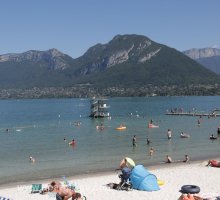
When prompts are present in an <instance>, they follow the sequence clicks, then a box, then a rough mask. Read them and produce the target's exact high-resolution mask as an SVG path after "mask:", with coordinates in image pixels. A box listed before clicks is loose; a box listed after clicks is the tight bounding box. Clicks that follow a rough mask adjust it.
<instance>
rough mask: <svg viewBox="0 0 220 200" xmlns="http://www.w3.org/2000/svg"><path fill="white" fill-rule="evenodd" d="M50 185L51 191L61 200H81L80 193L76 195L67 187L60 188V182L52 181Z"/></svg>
mask: <svg viewBox="0 0 220 200" xmlns="http://www.w3.org/2000/svg"><path fill="white" fill-rule="evenodd" d="M50 185H51V187H52V191H53V192H56V193H58V194H59V195H60V196H61V197H62V198H63V200H68V199H69V198H71V197H72V200H75V199H77V200H82V198H81V194H80V193H76V192H75V191H73V190H71V189H69V188H68V187H65V186H62V185H61V183H60V182H57V181H52V182H51V183H50Z"/></svg>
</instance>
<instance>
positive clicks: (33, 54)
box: [0, 48, 70, 70]
mask: <svg viewBox="0 0 220 200" xmlns="http://www.w3.org/2000/svg"><path fill="white" fill-rule="evenodd" d="M65 57H67V55H65V54H63V53H62V52H60V51H58V50H57V49H55V48H52V49H49V50H47V51H37V50H29V51H26V52H24V53H16V54H4V55H0V62H8V61H10V62H17V63H21V62H35V63H37V62H45V63H47V65H48V68H50V69H54V70H57V69H61V70H63V69H65V68H67V67H69V65H68V64H67V63H66V61H65V59H64V58H65ZM68 57H69V56H68ZM69 58H70V57H69Z"/></svg>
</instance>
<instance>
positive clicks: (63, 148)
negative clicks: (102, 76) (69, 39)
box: [0, 97, 220, 184]
mask: <svg viewBox="0 0 220 200" xmlns="http://www.w3.org/2000/svg"><path fill="white" fill-rule="evenodd" d="M108 105H110V113H111V119H107V118H106V119H91V118H89V117H88V115H89V114H90V102H89V99H43V100H1V101H0V136H1V142H0V184H3V183H8V182H15V181H26V180H34V179H38V178H39V179H40V178H51V177H62V176H64V175H65V176H70V175H75V174H80V173H89V172H96V171H107V170H112V169H115V168H117V167H118V164H119V162H120V160H121V159H122V158H123V157H124V156H129V157H132V158H133V159H134V160H135V161H136V163H141V164H145V165H152V164H158V163H161V162H163V161H164V160H165V156H166V155H167V154H169V155H170V156H171V157H172V158H173V159H174V160H181V159H184V155H185V154H189V156H190V159H191V160H195V159H201V158H208V157H215V156H219V155H220V139H219V138H218V139H217V140H215V141H210V140H209V135H210V134H215V135H216V129H217V126H219V125H220V117H216V118H209V119H208V118H207V117H203V118H202V119H201V125H200V126H198V125H197V120H198V119H199V118H198V117H189V116H167V115H165V113H166V111H167V110H169V109H171V108H183V109H184V110H185V111H190V110H193V109H194V110H195V109H196V110H198V111H201V112H204V113H210V111H211V110H213V109H215V108H220V97H149V98H147V97H146V98H144V97H140V98H135V97H132V98H110V99H109V100H108ZM151 119H152V120H153V121H154V123H155V124H157V125H159V128H155V129H148V128H147V123H148V122H149V121H150V120H151ZM76 121H81V125H80V126H76V125H75V123H74V122H76ZM101 123H103V124H104V126H105V129H104V130H103V131H97V130H96V125H97V124H101ZM121 123H124V124H125V125H126V127H127V129H126V130H125V131H116V130H115V128H116V127H118V126H119V124H121ZM6 128H8V129H9V132H6V131H5V130H6ZM168 128H170V129H171V130H172V132H173V137H172V140H170V141H169V140H168V139H167V135H166V133H167V129H168ZM181 131H184V132H187V133H189V134H190V136H191V137H190V138H187V139H182V138H180V136H179V135H180V132H181ZM133 135H136V137H137V147H135V148H133V147H132V137H133ZM147 137H148V138H150V140H151V141H152V143H151V144H150V145H147V144H146V140H147ZM64 138H66V140H67V141H70V140H72V139H73V138H74V139H75V140H76V142H77V144H76V146H75V147H74V148H72V147H70V146H69V145H68V142H65V141H64ZM150 147H153V148H154V149H155V152H154V155H153V156H152V157H150V156H149V149H150ZM30 155H32V156H33V157H35V158H36V163H35V164H31V163H29V156H30Z"/></svg>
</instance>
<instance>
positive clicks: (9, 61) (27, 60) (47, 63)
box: [0, 49, 74, 88]
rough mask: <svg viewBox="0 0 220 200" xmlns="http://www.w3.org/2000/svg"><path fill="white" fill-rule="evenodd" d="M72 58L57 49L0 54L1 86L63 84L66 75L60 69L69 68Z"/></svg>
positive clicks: (21, 86) (22, 86)
mask: <svg viewBox="0 0 220 200" xmlns="http://www.w3.org/2000/svg"><path fill="white" fill-rule="evenodd" d="M73 60H74V59H73V58H71V57H70V56H68V55H66V54H63V53H61V52H60V51H58V50H57V49H50V50H48V51H36V50H30V51H27V52H24V53H20V54H5V55H0V85H1V88H27V87H29V88H31V87H35V86H37V87H48V86H56V85H60V86H62V85H65V83H66V82H67V81H66V77H65V76H64V75H63V74H62V73H60V71H63V70H65V69H66V68H69V67H70V66H71V65H72V62H73Z"/></svg>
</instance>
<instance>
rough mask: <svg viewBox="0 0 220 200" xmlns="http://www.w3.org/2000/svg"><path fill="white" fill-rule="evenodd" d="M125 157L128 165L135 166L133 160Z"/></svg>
mask: <svg viewBox="0 0 220 200" xmlns="http://www.w3.org/2000/svg"><path fill="white" fill-rule="evenodd" d="M125 159H126V160H127V163H128V164H129V165H131V166H132V167H134V166H135V162H134V161H133V160H132V159H131V158H129V157H125Z"/></svg>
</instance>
